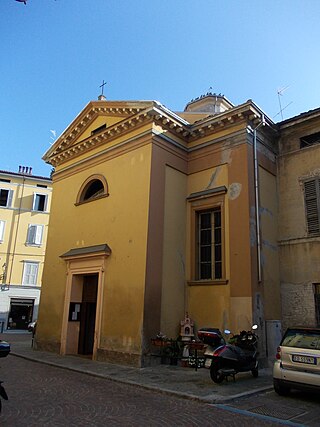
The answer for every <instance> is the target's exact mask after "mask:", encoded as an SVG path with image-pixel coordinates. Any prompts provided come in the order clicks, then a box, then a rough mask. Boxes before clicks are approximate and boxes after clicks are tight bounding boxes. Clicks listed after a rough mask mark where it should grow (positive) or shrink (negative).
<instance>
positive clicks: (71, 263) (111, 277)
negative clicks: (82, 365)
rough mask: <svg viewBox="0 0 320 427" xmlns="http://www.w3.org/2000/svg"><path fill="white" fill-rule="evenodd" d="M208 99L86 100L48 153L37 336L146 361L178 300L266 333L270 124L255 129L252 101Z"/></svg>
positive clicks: (272, 286)
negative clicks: (48, 202)
mask: <svg viewBox="0 0 320 427" xmlns="http://www.w3.org/2000/svg"><path fill="white" fill-rule="evenodd" d="M204 98H205V99H204ZM204 98H201V99H200V100H195V101H194V102H192V103H190V104H188V106H187V108H186V110H185V111H184V112H183V113H174V112H172V111H170V110H168V109H167V108H165V107H163V106H162V105H161V104H159V103H158V102H154V101H150V102H147V101H137V102H125V101H124V102H120V101H106V100H105V99H101V100H99V101H93V102H90V103H89V104H88V105H87V106H86V107H85V109H84V110H83V111H82V112H81V113H80V114H79V115H78V116H77V117H76V119H75V120H74V121H73V122H72V123H71V124H70V126H69V127H68V128H67V129H66V131H65V132H64V133H63V134H62V135H61V136H60V137H59V138H58V140H57V141H56V143H55V144H54V145H53V146H52V147H51V149H50V150H49V151H48V152H47V153H46V154H45V156H44V160H45V161H47V162H49V163H50V164H51V165H52V166H54V167H55V172H54V174H53V188H54V191H53V198H52V208H51V220H50V227H49V234H48V247H47V253H46V261H45V269H44V280H43V292H42V298H41V306H40V314H39V324H38V330H37V336H36V345H37V347H38V348H44V349H51V350H53V351H56V352H60V353H62V354H65V353H68V354H92V357H93V358H95V359H99V360H109V361H117V362H121V363H129V364H134V365H138V366H141V365H143V364H145V363H147V361H148V358H149V356H150V339H151V338H152V337H154V336H155V335H156V334H157V333H159V332H160V331H161V332H162V333H164V334H166V335H167V336H169V337H172V338H176V337H177V335H178V333H179V325H180V321H181V320H182V319H183V318H184V316H185V313H186V312H188V313H189V315H190V317H191V318H192V319H193V320H194V321H195V325H196V328H200V327H203V326H212V327H218V328H220V329H224V328H229V329H232V330H239V329H247V328H250V326H251V325H252V323H253V322H255V323H258V325H259V327H260V329H261V333H262V334H264V323H265V321H266V320H267V319H278V318H279V317H280V298H279V295H278V294H279V287H278V280H279V278H278V269H277V256H276V251H275V252H274V251H273V249H272V245H274V243H275V242H274V240H275V236H274V228H273V227H272V226H271V224H270V222H269V217H268V215H271V216H273V218H275V220H276V209H277V198H276V191H275V188H276V166H275V150H276V146H275V135H274V130H273V127H274V125H273V123H272V122H271V121H270V120H269V119H268V126H261V127H260V124H261V122H262V120H265V119H263V113H262V112H261V111H260V110H259V108H258V107H257V106H255V104H253V103H252V102H251V101H248V102H247V103H245V104H242V105H240V106H237V107H234V106H232V104H231V103H230V102H229V101H227V100H226V99H225V98H224V97H222V96H216V95H215V96H213V95H208V96H206V97H204ZM258 127H259V130H257V129H258ZM255 150H256V151H255ZM255 159H256V160H255ZM255 161H256V163H255ZM255 168H256V169H257V171H258V173H257V172H256V170H255ZM255 187H256V188H255ZM256 190H258V191H256ZM257 192H258V194H259V206H260V208H259V212H258V213H257V209H256V193H257ZM266 213H267V214H266ZM257 214H258V215H259V218H260V217H261V218H260V219H261V221H260V226H259V227H260V228H259V229H258V230H257ZM208 220H209V222H210V224H209V225H207V226H205V225H204V224H205V223H206V222H208ZM258 222H259V221H258ZM208 230H209V231H208ZM257 232H258V233H259V236H260V237H262V236H263V239H261V241H262V242H263V244H261V245H260V247H259V251H257V245H258V243H257V240H258V239H257ZM208 233H210V235H212V236H214V237H212V243H211V244H210V245H209V246H210V248H209V247H208V245H207V244H206V242H205V237H203V236H205V235H206V236H208ZM206 238H207V237H206ZM208 254H209V255H208ZM258 264H259V265H260V267H259V265H258ZM259 268H260V269H262V273H263V274H262V275H261V277H259V275H258V270H259Z"/></svg>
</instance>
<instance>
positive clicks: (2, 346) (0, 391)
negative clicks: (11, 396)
mask: <svg viewBox="0 0 320 427" xmlns="http://www.w3.org/2000/svg"><path fill="white" fill-rule="evenodd" d="M9 353H10V344H9V343H7V342H6V341H2V340H0V357H6V356H8V354H9ZM1 397H2V399H4V400H8V395H7V393H6V391H5V389H4V387H3V385H2V381H0V412H1V408H2V402H1Z"/></svg>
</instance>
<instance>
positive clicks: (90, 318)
mask: <svg viewBox="0 0 320 427" xmlns="http://www.w3.org/2000/svg"><path fill="white" fill-rule="evenodd" d="M97 289H98V274H91V275H88V276H83V288H82V304H81V312H80V332H79V347H78V353H79V354H92V353H93V345H94V331H95V323H96V309H97Z"/></svg>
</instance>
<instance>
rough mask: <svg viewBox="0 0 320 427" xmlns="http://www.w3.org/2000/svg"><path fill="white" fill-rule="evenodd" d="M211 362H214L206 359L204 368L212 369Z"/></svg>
mask: <svg viewBox="0 0 320 427" xmlns="http://www.w3.org/2000/svg"><path fill="white" fill-rule="evenodd" d="M211 362H212V360H211V359H206V361H205V362H204V366H205V367H206V368H210V367H211Z"/></svg>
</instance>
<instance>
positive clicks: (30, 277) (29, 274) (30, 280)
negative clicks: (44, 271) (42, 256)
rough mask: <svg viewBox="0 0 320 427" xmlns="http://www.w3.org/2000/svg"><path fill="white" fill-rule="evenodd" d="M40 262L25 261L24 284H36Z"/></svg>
mask: <svg viewBox="0 0 320 427" xmlns="http://www.w3.org/2000/svg"><path fill="white" fill-rule="evenodd" d="M37 274H38V264H36V263H32V262H25V264H24V272H23V284H24V285H35V284H36V282H37Z"/></svg>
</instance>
